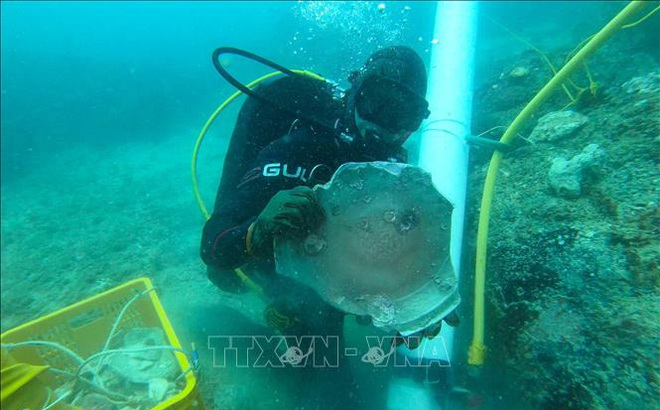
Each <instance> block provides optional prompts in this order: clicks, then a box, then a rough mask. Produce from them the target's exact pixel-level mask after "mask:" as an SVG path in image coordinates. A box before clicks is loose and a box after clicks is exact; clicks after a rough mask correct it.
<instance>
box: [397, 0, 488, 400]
mask: <svg viewBox="0 0 660 410" xmlns="http://www.w3.org/2000/svg"><path fill="white" fill-rule="evenodd" d="M477 8H478V2H473V1H439V2H438V5H437V9H436V16H435V27H434V29H433V39H434V40H433V42H434V43H435V44H433V45H432V46H431V47H432V48H431V59H430V65H429V87H428V92H427V96H426V98H427V100H428V101H429V109H430V110H431V115H430V117H429V118H428V120H427V121H426V123H425V125H424V127H425V131H424V132H423V134H422V136H421V141H420V147H419V162H418V166H420V167H422V168H424V169H425V170H427V171H429V172H430V173H431V175H432V177H433V182H434V184H435V186H436V187H437V188H438V190H439V191H440V192H441V193H442V194H443V195H444V196H445V197H446V198H447V199H448V200H449V201H451V202H452V203H453V205H454V213H453V216H452V227H451V236H452V237H451V245H450V252H451V260H452V263H453V265H454V269H455V270H456V274H457V275H459V276H460V272H461V245H462V241H463V221H464V217H465V198H466V192H467V187H466V184H467V168H468V145H467V142H466V138H465V137H466V136H468V135H469V133H470V124H471V121H472V94H473V80H474V57H475V46H476V39H477ZM453 339H454V330H453V329H452V328H450V327H449V326H446V325H445V326H443V329H442V332H441V333H440V335H439V337H436V338H435V339H433V340H431V341H425V342H423V343H422V345H421V346H419V347H418V348H417V349H416V350H408V349H407V348H405V347H400V348H399V353H402V354H405V355H407V356H408V357H411V358H418V357H425V358H427V359H432V360H443V359H445V360H449V359H451V358H452V352H453ZM404 386H405V385H404V383H403V382H402V381H398V382H397V380H396V379H393V381H392V383H391V384H390V392H389V398H390V400H388V408H396V407H397V406H400V405H404V406H406V405H412V406H416V407H415V408H416V409H417V410H424V409H433V408H437V407H434V406H433V405H427V404H423V405H421V403H427V401H425V400H423V399H421V398H422V397H427V398H428V397H429V396H430V395H431V392H430V390H428V387H426V386H423V385H420V386H419V388H418V390H417V391H416V392H415V393H414V394H411V393H410V389H409V388H407V389H405V388H403V387H404ZM420 405H421V407H420ZM399 408H403V407H399Z"/></svg>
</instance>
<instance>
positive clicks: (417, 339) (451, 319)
mask: <svg viewBox="0 0 660 410" xmlns="http://www.w3.org/2000/svg"><path fill="white" fill-rule="evenodd" d="M443 321H445V322H446V323H447V324H448V325H449V326H451V327H456V326H458V324H459V323H460V319H459V317H458V314H457V313H456V311H455V310H452V311H451V312H450V313H449V314H448V315H447V316H445V317H444V318H443V319H442V320H441V321H439V322H438V323H436V324H434V325H432V326H429V327H427V328H426V329H424V330H422V331H420V332H417V333H413V334H411V335H408V336H403V335H402V334H401V333H399V332H397V334H396V337H395V339H394V344H395V345H396V346H399V345H401V344H403V343H405V344H406V346H408V349H411V350H412V349H417V348H418V347H419V345H420V344H421V343H422V340H423V339H424V338H427V339H429V340H431V339H433V338H434V337H436V336H437V335H438V334H439V333H440V330H442V322H443Z"/></svg>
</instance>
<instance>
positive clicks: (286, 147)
mask: <svg viewBox="0 0 660 410" xmlns="http://www.w3.org/2000/svg"><path fill="white" fill-rule="evenodd" d="M349 81H350V83H351V88H350V89H348V90H347V91H346V92H344V93H341V94H339V95H338V93H337V92H336V91H337V90H336V89H335V88H333V86H332V85H330V84H329V83H324V82H322V81H319V80H315V79H310V78H307V77H303V76H291V75H288V76H284V77H281V78H279V79H277V80H275V81H270V82H268V83H266V84H265V85H260V86H259V87H258V88H257V89H255V92H256V93H257V94H259V95H260V96H263V97H264V98H265V99H259V98H254V97H248V98H247V100H246V102H245V103H244V104H243V106H242V108H241V110H240V112H239V115H238V119H237V122H236V127H235V129H234V132H233V134H232V138H231V141H230V145H229V149H228V152H227V155H226V158H225V163H224V168H223V172H222V179H221V182H220V186H219V188H218V193H217V196H216V201H215V205H214V211H213V214H212V216H211V218H210V219H209V220H208V221H207V222H206V224H205V226H204V230H203V235H202V241H201V257H202V259H203V261H204V262H205V263H206V265H207V266H208V268H207V273H208V277H209V279H210V280H211V281H212V282H213V283H214V284H215V285H216V286H218V287H219V288H221V289H223V290H225V291H229V292H242V291H245V290H246V287H245V285H244V284H243V283H242V282H241V280H240V279H239V278H238V276H237V275H236V274H235V273H234V272H233V270H234V269H236V268H238V267H240V268H241V269H242V270H243V271H244V272H245V273H246V274H247V275H248V276H249V277H250V278H252V279H254V281H255V282H257V283H258V284H259V285H261V286H262V288H263V290H264V293H265V294H266V296H267V297H268V298H269V299H270V300H271V301H272V305H271V307H272V308H273V310H272V311H270V312H271V313H272V312H276V313H277V315H276V316H277V318H279V319H280V320H272V321H271V320H270V319H271V318H269V317H268V314H269V310H268V309H267V311H266V314H267V317H266V318H267V321H268V322H269V324H271V326H273V327H276V328H278V330H280V331H281V332H282V333H283V334H287V335H296V336H302V335H341V334H342V323H343V317H344V313H343V312H340V311H338V310H337V309H335V308H333V307H332V306H330V305H329V304H327V303H325V302H324V301H323V300H321V298H320V297H319V296H318V295H317V294H316V293H315V292H314V291H313V290H311V289H309V288H307V287H305V286H303V285H300V284H298V283H294V282H293V281H292V280H291V279H289V278H287V277H284V276H281V275H277V274H276V272H275V267H274V260H273V240H274V238H276V237H283V236H287V235H299V236H300V237H303V236H304V235H305V234H306V233H307V232H309V231H311V230H313V229H314V228H316V227H318V226H319V224H320V223H322V221H323V218H324V215H323V210H322V208H321V207H320V205H319V204H318V202H317V199H316V197H315V193H314V191H313V190H312V189H311V187H313V186H314V185H315V184H317V183H325V182H327V181H328V180H329V179H330V177H331V176H332V174H333V173H334V172H335V171H336V170H337V168H338V167H339V166H340V165H342V164H344V163H347V162H367V161H391V162H406V160H407V155H406V151H405V149H403V147H402V144H403V143H404V142H405V141H406V139H407V138H408V137H409V136H410V134H411V133H412V132H414V131H416V130H417V129H418V128H419V127H420V125H421V122H422V120H423V119H424V118H426V117H428V115H429V111H428V103H427V101H426V100H425V99H424V95H425V94H426V87H427V84H426V83H427V77H426V70H425V68H424V63H423V62H422V60H421V58H420V57H419V56H418V55H417V53H415V52H414V51H413V50H412V49H410V48H408V47H402V46H396V47H389V48H385V49H382V50H380V51H377V52H376V53H374V54H373V55H372V56H371V57H369V59H368V60H367V61H366V62H365V64H364V65H363V66H362V67H361V68H360V69H359V70H358V71H355V72H353V73H352V74H351V76H350V77H349ZM262 84H263V83H262ZM271 102H276V104H272V103H271ZM281 105H284V106H287V107H288V109H287V110H282V109H281ZM296 113H298V114H300V115H296ZM310 115H311V116H312V117H314V118H315V121H310V120H309V118H310ZM277 318H276V319H277ZM289 318H291V320H289ZM284 319H286V320H284ZM438 331H439V328H437V329H435V330H434V331H433V334H430V335H431V336H434V335H435V334H437V332H438ZM331 377H332V378H335V377H334V376H331ZM335 387H336V386H335ZM328 388H332V387H328ZM340 390H346V388H345V387H344V388H341V389H340ZM333 391H337V389H334V390H333ZM329 394H330V396H332V394H333V393H332V392H330V393H329ZM320 395H321V396H322V395H323V394H320ZM363 404H364V403H363ZM327 408H329V407H327ZM361 408H366V407H361Z"/></svg>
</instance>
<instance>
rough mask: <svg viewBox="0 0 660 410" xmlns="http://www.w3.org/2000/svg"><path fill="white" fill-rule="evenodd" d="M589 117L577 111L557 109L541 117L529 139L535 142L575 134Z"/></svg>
mask: <svg viewBox="0 0 660 410" xmlns="http://www.w3.org/2000/svg"><path fill="white" fill-rule="evenodd" d="M588 121H589V120H588V118H587V117H585V116H584V115H582V114H580V113H577V112H575V111H571V110H567V111H555V112H551V113H548V114H546V115H544V116H543V117H541V119H539V122H538V124H537V125H536V128H534V130H533V131H532V133H531V135H530V136H529V139H530V140H532V141H534V142H553V141H558V140H561V139H565V138H568V137H570V136H572V135H574V134H575V133H576V132H577V131H578V130H579V129H580V128H582V127H583V126H584V125H585V124H586V123H587V122H588Z"/></svg>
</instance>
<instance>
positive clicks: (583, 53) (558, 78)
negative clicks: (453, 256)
mask: <svg viewBox="0 0 660 410" xmlns="http://www.w3.org/2000/svg"><path fill="white" fill-rule="evenodd" d="M646 5H647V3H646V2H644V1H639V0H636V1H631V2H630V3H629V4H628V5H627V6H626V7H625V8H624V9H623V10H622V11H621V12H619V14H618V15H617V16H616V17H614V18H613V19H612V20H611V21H610V22H609V23H607V24H606V25H605V27H603V28H602V29H601V30H600V31H599V32H598V33H597V34H596V35H595V36H594V37H593V38H592V39H591V40H590V41H589V42H588V43H587V44H586V45H585V46H584V47H582V49H580V51H579V52H578V53H577V54H576V55H575V56H574V57H573V58H572V59H571V60H570V61H568V62H567V63H566V65H565V66H564V67H563V68H562V69H561V70H559V72H557V74H555V76H554V77H553V78H552V79H551V80H550V82H548V83H547V84H546V85H545V86H544V87H543V88H542V89H541V91H539V93H538V94H537V95H536V96H535V97H534V98H533V99H532V100H531V101H530V102H529V103H528V104H527V106H526V107H525V108H524V109H523V110H522V111H521V112H520V114H518V116H517V117H516V119H515V120H514V121H513V122H512V123H511V125H510V126H509V128H508V129H507V130H506V132H505V133H504V135H503V136H502V138H501V139H500V142H501V143H503V144H509V143H511V142H512V141H513V140H514V139H515V137H516V135H517V133H518V131H519V130H520V128H521V127H522V125H523V123H525V121H527V120H529V118H530V117H531V116H532V114H533V113H534V112H535V111H536V110H537V109H538V108H539V106H541V104H543V103H544V102H545V101H546V100H547V99H548V97H549V96H550V94H551V93H552V92H554V91H555V90H556V89H557V88H558V87H561V85H562V84H563V83H564V81H566V80H567V79H568V77H569V76H570V75H571V74H573V72H575V71H576V70H577V69H578V68H579V67H580V66H581V65H582V63H583V62H584V61H585V60H586V59H587V58H589V57H590V56H591V55H592V54H593V53H595V52H596V50H598V49H599V48H600V47H601V46H602V45H603V44H604V43H605V42H606V41H607V40H608V39H609V38H610V37H612V36H613V35H614V34H615V33H616V32H617V31H618V30H619V29H621V28H622V27H623V25H624V24H625V23H626V22H627V21H629V20H630V19H631V18H632V17H633V16H634V15H635V14H637V13H638V12H639V11H640V10H641V9H642V8H644V7H645V6H646ZM503 155H504V154H503V152H502V151H499V150H496V151H495V152H494V153H493V156H492V158H491V161H490V165H489V167H488V173H487V174H486V181H485V183H484V190H483V194H482V199H481V209H480V213H479V228H478V231H477V252H476V267H475V270H476V272H475V284H474V328H473V338H472V344H471V346H470V350H469V353H468V363H469V364H471V365H482V364H483V363H484V359H485V356H486V346H485V344H484V306H485V303H484V299H485V298H484V296H485V295H484V294H485V287H486V251H487V244H488V223H489V220H490V211H491V203H492V199H493V190H494V186H495V180H496V177H497V171H498V169H499V166H500V163H501V161H502V156H503Z"/></svg>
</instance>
